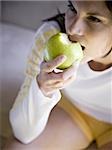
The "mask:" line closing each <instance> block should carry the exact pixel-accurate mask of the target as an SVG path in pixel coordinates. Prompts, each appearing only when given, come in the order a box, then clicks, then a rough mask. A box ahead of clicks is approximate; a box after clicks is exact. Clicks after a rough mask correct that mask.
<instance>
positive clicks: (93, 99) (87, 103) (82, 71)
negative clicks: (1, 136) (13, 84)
mask: <svg viewBox="0 0 112 150" xmlns="http://www.w3.org/2000/svg"><path fill="white" fill-rule="evenodd" d="M59 31H60V28H59V26H58V24H57V23H56V22H53V21H52V22H48V23H44V24H43V25H42V26H41V27H40V28H39V29H38V31H37V33H36V36H35V39H34V43H33V46H32V51H31V54H30V55H29V57H28V63H27V67H26V78H25V81H24V83H23V85H22V87H21V89H20V92H19V93H18V96H17V98H16V100H15V103H14V105H13V106H12V109H11V110H10V123H11V126H12V129H13V132H14V135H15V137H16V138H17V139H19V140H20V141H21V142H23V143H29V142H31V141H32V140H34V139H35V138H36V137H38V136H39V135H40V134H41V132H42V131H43V130H44V128H45V126H46V123H47V120H48V117H49V114H50V112H51V110H52V108H53V107H54V106H55V105H56V104H57V103H58V102H59V100H60V99H61V94H60V91H59V90H57V91H56V92H55V93H54V95H53V97H52V98H48V97H45V96H44V95H43V94H42V92H41V90H40V89H39V87H38V84H37V82H36V76H37V74H38V73H39V71H40V70H39V66H40V63H41V62H42V60H43V52H44V48H45V44H46V41H47V40H48V39H49V38H50V37H51V36H52V35H54V34H56V33H57V32H59ZM62 92H63V93H64V94H65V95H66V96H67V97H68V99H69V100H70V101H71V102H72V103H73V104H75V105H76V106H77V107H79V108H80V109H81V110H83V111H84V112H86V113H88V114H90V115H91V116H93V117H95V118H97V119H99V120H103V121H106V122H112V118H111V117H112V105H111V69H107V70H105V71H102V72H96V71H92V70H91V69H90V68H89V66H88V65H87V64H84V65H81V66H80V67H79V69H78V73H77V78H76V80H75V82H74V83H72V84H71V85H69V86H68V87H66V88H65V89H63V90H62Z"/></svg>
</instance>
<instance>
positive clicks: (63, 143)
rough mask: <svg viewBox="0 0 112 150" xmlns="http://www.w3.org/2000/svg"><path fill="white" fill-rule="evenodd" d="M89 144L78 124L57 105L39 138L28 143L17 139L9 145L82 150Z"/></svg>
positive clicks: (23, 149) (23, 148) (28, 148)
mask: <svg viewBox="0 0 112 150" xmlns="http://www.w3.org/2000/svg"><path fill="white" fill-rule="evenodd" d="M88 145H89V141H88V139H87V138H86V136H85V135H84V134H83V132H82V131H81V129H80V128H79V127H78V126H77V124H76V123H75V122H74V121H72V120H71V118H70V117H69V116H68V114H67V113H66V112H64V111H63V110H62V109H61V108H59V107H55V108H54V109H53V110H52V112H51V115H50V117H49V120H48V123H47V125H46V128H45V130H44V131H43V133H42V134H41V135H40V136H39V137H38V138H37V139H35V140H34V141H33V142H31V143H30V144H27V145H23V144H21V143H19V142H18V141H17V140H15V142H11V143H10V144H9V146H7V147H8V148H9V147H10V149H11V150H13V149H14V150H18V149H21V150H80V149H84V148H85V147H87V146H88ZM10 149H9V150H10ZM7 150H8V149H7Z"/></svg>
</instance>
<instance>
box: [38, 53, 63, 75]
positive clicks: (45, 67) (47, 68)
mask: <svg viewBox="0 0 112 150" xmlns="http://www.w3.org/2000/svg"><path fill="white" fill-rule="evenodd" d="M65 60H66V56H65V55H60V56H57V57H56V58H55V59H54V60H51V61H49V62H44V63H42V64H41V69H42V71H44V72H52V71H53V70H54V69H56V68H57V67H58V66H60V65H61V64H62V63H63V62H64V61H65Z"/></svg>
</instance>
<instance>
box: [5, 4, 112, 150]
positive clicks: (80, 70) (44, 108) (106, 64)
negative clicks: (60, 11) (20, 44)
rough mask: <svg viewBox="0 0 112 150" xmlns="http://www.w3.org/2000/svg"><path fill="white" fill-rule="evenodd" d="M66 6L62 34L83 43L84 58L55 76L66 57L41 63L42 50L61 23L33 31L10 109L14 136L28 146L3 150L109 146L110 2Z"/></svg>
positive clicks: (111, 125) (111, 141)
mask: <svg viewBox="0 0 112 150" xmlns="http://www.w3.org/2000/svg"><path fill="white" fill-rule="evenodd" d="M68 7H69V8H68V10H67V12H66V14H65V30H66V33H67V34H68V36H69V39H70V40H71V41H73V42H79V43H80V44H81V46H82V48H83V51H84V58H83V59H82V61H81V63H80V64H78V65H74V66H71V67H70V68H68V69H66V70H64V71H63V72H61V73H55V72H54V69H55V68H56V67H57V66H58V65H60V64H61V63H63V62H64V61H65V59H66V57H65V56H63V55H62V56H58V57H57V58H55V59H54V60H53V61H50V62H44V61H43V51H44V46H45V43H46V41H47V40H48V39H49V38H50V37H51V36H52V35H54V34H56V33H57V32H59V31H60V27H59V25H60V24H59V25H58V24H57V23H56V22H54V21H51V22H48V23H45V24H44V25H43V26H42V27H41V28H40V29H39V30H38V31H37V34H36V37H35V43H34V45H33V48H32V53H31V55H30V56H29V59H28V68H27V71H26V73H27V74H26V78H25V81H24V83H23V85H22V88H21V90H20V92H19V94H18V96H17V98H16V100H15V103H14V105H13V107H12V109H11V111H10V122H11V126H12V129H13V132H14V136H15V137H16V138H17V139H18V140H19V141H21V142H22V143H25V144H28V143H29V144H28V145H24V144H22V143H20V142H19V141H17V140H15V139H13V140H12V141H11V143H10V144H8V145H7V146H6V147H8V148H9V149H11V150H13V149H14V150H16V149H33V150H34V149H38V150H46V149H47V150H55V149H56V150H74V149H76V150H79V149H85V148H87V147H88V146H89V145H90V143H91V142H93V141H96V143H97V146H98V147H99V148H101V149H105V148H106V149H111V148H112V134H111V133H112V119H111V115H112V113H111V112H112V111H111V106H110V102H111V95H110V86H111V85H110V84H111V83H110V75H111V74H110V73H111V65H112V59H111V56H112V2H111V1H72V2H71V1H69V4H68ZM62 28H63V26H62ZM71 82H72V83H71ZM69 83H71V84H69ZM60 91H61V93H60ZM60 99H61V100H60ZM56 104H58V105H56ZM54 106H55V107H54ZM53 108H54V109H53ZM51 110H52V111H51ZM49 115H50V117H49ZM48 118H49V120H48ZM47 121H48V123H47ZM45 126H46V127H45Z"/></svg>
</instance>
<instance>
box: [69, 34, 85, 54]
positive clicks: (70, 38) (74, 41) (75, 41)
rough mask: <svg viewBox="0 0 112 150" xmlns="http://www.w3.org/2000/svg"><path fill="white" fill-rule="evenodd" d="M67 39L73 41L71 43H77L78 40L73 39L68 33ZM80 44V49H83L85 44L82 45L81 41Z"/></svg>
mask: <svg viewBox="0 0 112 150" xmlns="http://www.w3.org/2000/svg"><path fill="white" fill-rule="evenodd" d="M68 39H69V40H70V41H71V42H73V43H77V42H78V40H73V39H72V37H71V36H70V35H68ZM79 43H80V42H79ZM80 45H81V47H82V50H83V51H84V49H85V46H83V45H82V44H81V43H80Z"/></svg>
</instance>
